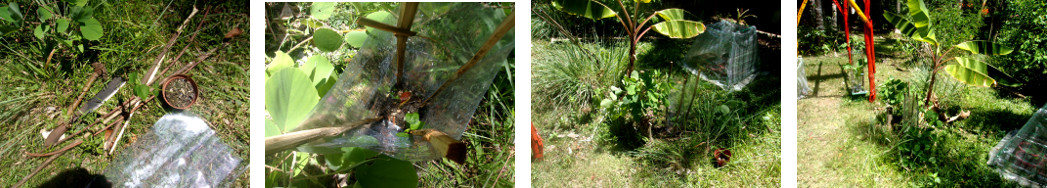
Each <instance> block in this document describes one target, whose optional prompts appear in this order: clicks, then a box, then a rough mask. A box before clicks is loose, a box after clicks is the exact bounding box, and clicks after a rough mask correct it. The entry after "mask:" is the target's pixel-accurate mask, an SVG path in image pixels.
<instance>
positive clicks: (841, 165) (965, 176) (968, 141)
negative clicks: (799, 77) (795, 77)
mask: <svg viewBox="0 0 1047 188" xmlns="http://www.w3.org/2000/svg"><path fill="white" fill-rule="evenodd" d="M884 37H887V38H884ZM892 37H894V36H886V35H885V36H877V38H876V42H877V44H876V46H877V57H878V58H877V60H878V61H880V62H877V65H876V68H877V70H876V71H877V74H876V83H877V84H881V85H878V86H877V89H881V88H882V87H883V86H882V84H883V83H885V82H887V80H889V79H891V78H894V79H899V80H903V81H905V82H908V83H910V85H911V87H919V88H925V87H926V84H925V83H926V81H921V80H925V79H927V76H928V75H929V74H930V72H929V71H927V68H920V66H914V65H913V63H912V62H915V59H913V57H912V56H910V55H909V54H905V53H903V52H901V51H900V50H898V45H899V42H898V41H896V40H895V39H894V38H892ZM862 57H864V56H862ZM803 61H804V65H805V66H804V68H805V71H806V73H807V79H808V84H810V87H811V89H813V92H812V94H811V95H810V96H808V97H807V98H804V99H801V100H800V101H798V104H797V111H798V115H799V117H798V122H797V129H798V130H797V136H798V138H797V140H798V143H797V145H798V147H799V148H797V149H798V150H799V151H798V155H799V156H797V158H798V159H799V160H798V164H797V167H798V172H797V180H798V181H799V182H798V183H799V185H800V186H810V187H832V186H835V185H863V186H878V187H879V186H883V187H908V186H946V187H955V186H989V187H995V186H1014V184H1013V183H1011V182H1006V181H1003V180H1002V179H1001V178H1000V177H999V175H997V174H996V173H995V172H994V171H992V169H990V168H989V167H988V166H987V165H986V164H985V162H986V161H987V160H988V153H989V150H990V149H991V148H992V147H993V146H995V145H996V144H997V143H998V142H999V141H1000V139H1001V138H1003V136H1004V135H1005V134H1006V133H1007V132H1008V131H1011V130H1017V129H1019V128H1020V127H1021V126H1022V125H1024V124H1025V122H1026V121H1027V120H1028V118H1029V117H1030V116H1031V115H1032V113H1033V112H1034V111H1035V110H1036V108H1037V106H1038V105H1039V104H1032V102H1030V100H1031V99H1029V98H1016V97H1012V96H1008V95H1007V94H1006V93H1005V92H1001V91H998V90H995V89H992V88H982V87H972V86H967V85H964V84H962V83H959V82H958V81H956V80H954V79H952V78H950V77H949V76H948V75H946V73H944V72H941V73H939V75H938V78H939V79H938V80H939V81H940V82H939V83H938V84H936V85H935V88H936V89H935V95H936V96H938V99H939V101H940V102H941V103H942V105H943V106H945V110H944V111H946V112H948V113H949V114H950V115H952V114H955V113H956V112H958V111H960V110H969V111H971V115H970V117H969V118H967V119H962V120H959V121H956V122H953V123H951V124H947V125H945V126H939V127H933V128H930V129H927V130H925V131H927V133H926V135H927V136H925V137H911V136H906V135H905V134H906V133H905V132H903V131H901V129H904V128H899V127H895V128H894V130H891V129H888V128H887V127H886V126H885V125H886V124H885V123H884V122H885V120H884V119H883V117H884V114H885V112H886V107H887V105H886V104H885V103H884V102H882V100H877V101H876V103H869V102H868V100H867V98H865V97H850V96H849V94H847V92H846V91H845V86H844V79H845V78H844V77H845V76H844V74H843V72H842V69H841V66H842V65H844V64H847V56H846V54H839V55H834V54H826V55H821V56H814V57H804V58H803ZM919 91H926V90H922V89H920V90H919ZM924 94H925V93H924ZM877 97H884V96H883V95H882V94H881V95H878V96H877ZM895 126H899V125H895ZM912 143H920V144H912ZM912 145H919V146H920V147H921V148H923V150H922V151H923V152H921V154H920V155H919V156H917V155H915V154H911V153H909V152H903V151H902V149H901V148H904V147H909V146H912Z"/></svg>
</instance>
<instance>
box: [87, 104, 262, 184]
mask: <svg viewBox="0 0 1047 188" xmlns="http://www.w3.org/2000/svg"><path fill="white" fill-rule="evenodd" d="M231 151H232V150H231V149H230V148H229V146H228V145H225V143H222V141H221V140H219V138H218V137H217V136H216V135H215V132H214V130H211V128H210V126H208V124H207V122H206V121H204V119H201V118H200V117H198V116H196V115H193V114H189V113H184V112H183V113H173V114H167V115H164V116H163V117H161V118H160V120H157V121H156V124H154V125H153V128H152V131H150V132H149V133H147V134H145V135H143V136H140V137H138V141H136V142H135V143H134V144H132V145H131V146H130V147H128V148H127V149H125V150H123V151H122V152H120V154H118V155H117V156H116V158H115V160H113V162H112V163H111V164H110V165H109V167H108V169H106V172H105V177H106V179H108V180H109V181H110V182H112V184H113V185H116V186H118V187H221V186H223V185H225V184H226V183H228V182H230V181H232V180H235V179H236V176H237V175H238V174H240V172H241V171H242V170H243V168H239V166H240V161H241V159H240V158H239V157H236V156H234V155H232V153H230V152H231Z"/></svg>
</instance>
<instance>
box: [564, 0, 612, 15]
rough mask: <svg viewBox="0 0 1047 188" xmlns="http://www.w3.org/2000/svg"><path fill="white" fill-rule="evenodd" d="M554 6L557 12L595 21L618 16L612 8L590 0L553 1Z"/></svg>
mask: <svg viewBox="0 0 1047 188" xmlns="http://www.w3.org/2000/svg"><path fill="white" fill-rule="evenodd" d="M552 4H553V7H556V10H560V11H563V12H566V13H568V14H571V15H577V16H582V17H586V18H589V19H594V20H599V19H603V18H610V17H614V15H615V14H617V13H615V12H614V10H611V8H607V6H604V5H602V4H599V3H596V2H593V1H590V0H553V2H552Z"/></svg>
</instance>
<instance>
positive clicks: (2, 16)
mask: <svg viewBox="0 0 1047 188" xmlns="http://www.w3.org/2000/svg"><path fill="white" fill-rule="evenodd" d="M0 20H3V21H9V22H15V18H13V17H11V10H10V9H8V8H7V6H0Z"/></svg>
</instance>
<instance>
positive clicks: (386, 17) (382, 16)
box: [367, 11, 395, 33]
mask: <svg viewBox="0 0 1047 188" xmlns="http://www.w3.org/2000/svg"><path fill="white" fill-rule="evenodd" d="M367 19H370V20H374V21H377V22H381V23H385V24H395V23H394V22H395V20H394V17H393V14H392V13H389V12H386V11H378V12H372V13H370V14H367ZM378 31H381V30H378V29H375V28H373V27H367V33H375V32H378Z"/></svg>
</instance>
